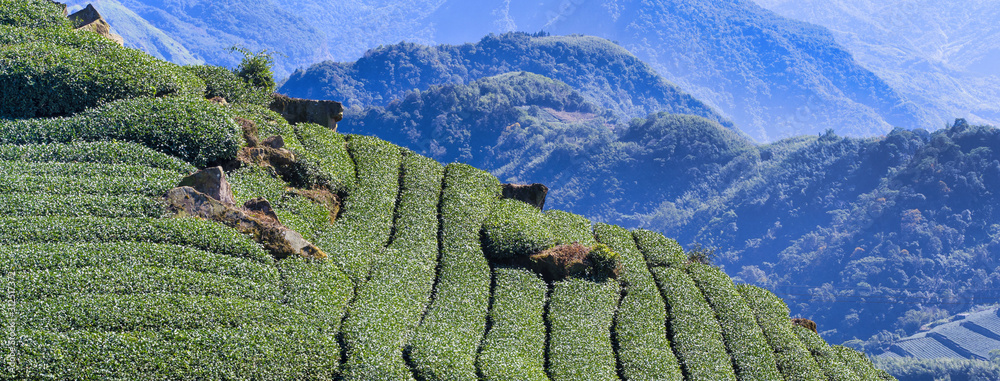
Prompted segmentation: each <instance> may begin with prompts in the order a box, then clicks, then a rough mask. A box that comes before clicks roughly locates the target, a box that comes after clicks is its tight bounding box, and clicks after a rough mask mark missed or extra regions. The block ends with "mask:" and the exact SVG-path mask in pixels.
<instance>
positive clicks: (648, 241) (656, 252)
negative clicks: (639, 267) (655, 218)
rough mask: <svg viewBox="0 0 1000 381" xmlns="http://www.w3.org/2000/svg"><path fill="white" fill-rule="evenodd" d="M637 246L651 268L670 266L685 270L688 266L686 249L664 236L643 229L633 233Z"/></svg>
mask: <svg viewBox="0 0 1000 381" xmlns="http://www.w3.org/2000/svg"><path fill="white" fill-rule="evenodd" d="M632 236H633V237H634V238H635V243H636V246H638V247H639V250H641V251H642V254H643V255H644V256H645V257H646V264H647V265H648V266H649V267H662V266H670V267H677V268H683V267H684V266H687V263H688V260H687V256H686V255H684V248H683V247H681V245H680V244H678V243H677V241H675V240H672V239H670V238H667V237H664V236H663V234H660V233H657V232H654V231H650V230H643V229H636V230H633V231H632Z"/></svg>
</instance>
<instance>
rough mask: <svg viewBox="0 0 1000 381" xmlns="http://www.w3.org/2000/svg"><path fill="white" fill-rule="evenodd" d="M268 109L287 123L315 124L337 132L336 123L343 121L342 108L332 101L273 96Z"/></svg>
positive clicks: (338, 103)
mask: <svg viewBox="0 0 1000 381" xmlns="http://www.w3.org/2000/svg"><path fill="white" fill-rule="evenodd" d="M270 108H271V110H272V111H274V112H276V113H278V114H281V116H282V117H283V118H285V120H287V121H288V123H291V124H296V123H316V124H318V125H321V126H326V127H328V128H330V129H331V130H334V131H336V130H337V122H339V121H341V120H342V119H344V106H343V105H341V104H340V102H334V101H317V100H311V99H299V98H290V97H288V96H285V95H281V94H274V96H273V98H272V100H271V107H270Z"/></svg>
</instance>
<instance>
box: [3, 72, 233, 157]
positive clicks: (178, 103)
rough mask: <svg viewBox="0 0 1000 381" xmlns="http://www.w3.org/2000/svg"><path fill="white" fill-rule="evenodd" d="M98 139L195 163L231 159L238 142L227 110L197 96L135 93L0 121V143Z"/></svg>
mask: <svg viewBox="0 0 1000 381" xmlns="http://www.w3.org/2000/svg"><path fill="white" fill-rule="evenodd" d="M0 88H2V86H0ZM100 140H123V141H130V142H134V143H139V144H142V145H145V146H146V147H149V148H151V149H153V150H155V151H159V152H162V153H165V154H168V155H172V156H176V157H179V158H181V159H183V160H185V161H188V162H190V163H191V164H194V165H195V166H198V167H204V166H206V165H208V164H210V163H219V162H223V161H228V160H231V159H234V158H235V157H236V154H237V152H238V151H239V150H240V148H241V147H242V146H243V144H244V142H243V133H242V131H241V130H240V128H239V126H237V125H236V123H235V122H234V121H233V118H232V115H230V113H229V112H227V111H226V109H225V108H223V107H221V106H218V105H215V104H212V103H211V102H208V101H206V100H203V99H192V98H137V99H128V100H121V101H116V102H112V103H109V104H106V105H104V106H101V107H98V108H93V109H89V110H87V111H84V112H82V113H79V114H77V115H75V116H72V117H66V118H49V119H18V120H0V144H30V143H69V142H77V141H100Z"/></svg>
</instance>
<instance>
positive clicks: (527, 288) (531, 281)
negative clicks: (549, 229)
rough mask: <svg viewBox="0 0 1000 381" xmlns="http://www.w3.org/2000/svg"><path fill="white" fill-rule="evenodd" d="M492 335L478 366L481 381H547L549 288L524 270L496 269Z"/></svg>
mask: <svg viewBox="0 0 1000 381" xmlns="http://www.w3.org/2000/svg"><path fill="white" fill-rule="evenodd" d="M493 279H494V281H493V282H494V286H493V292H492V304H491V305H490V312H489V322H490V324H489V327H490V328H489V331H487V332H486V338H485V339H484V340H483V345H482V349H481V350H480V352H479V357H478V358H477V359H476V365H477V367H478V369H479V373H480V374H481V375H482V378H481V379H482V380H486V381H494V380H524V381H531V380H537V381H548V379H549V378H548V376H547V375H546V373H545V321H544V318H543V317H544V314H545V298H546V295H545V294H546V292H547V291H548V285H547V284H546V283H545V281H544V280H542V279H541V278H540V277H539V276H538V275H536V274H535V273H533V272H531V271H530V270H526V269H522V268H496V269H494V271H493Z"/></svg>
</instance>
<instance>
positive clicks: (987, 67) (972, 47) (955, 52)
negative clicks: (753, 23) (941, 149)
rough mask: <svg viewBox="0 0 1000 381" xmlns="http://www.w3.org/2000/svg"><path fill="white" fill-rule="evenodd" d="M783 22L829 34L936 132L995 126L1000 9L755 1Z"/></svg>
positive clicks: (910, 1) (983, 4) (992, 5)
mask: <svg viewBox="0 0 1000 381" xmlns="http://www.w3.org/2000/svg"><path fill="white" fill-rule="evenodd" d="M757 3H759V4H760V5H762V6H764V7H766V8H768V9H770V10H773V11H775V12H777V13H779V14H781V15H783V16H785V17H790V18H794V19H799V20H804V21H808V22H811V23H815V24H818V25H822V26H825V27H826V28H828V29H829V30H830V31H831V32H832V33H833V35H834V37H835V38H836V39H837V42H839V43H840V44H842V45H843V46H844V47H845V48H846V49H847V50H849V51H850V52H851V54H853V55H854V57H855V58H856V59H857V60H858V62H859V63H861V64H862V65H863V66H865V67H866V68H868V69H870V70H872V71H873V72H875V73H876V74H878V75H879V76H880V77H882V78H883V79H885V80H886V82H888V83H889V84H890V85H892V86H893V87H894V88H895V89H897V90H899V92H900V93H902V94H903V95H905V96H906V97H907V98H908V99H910V100H912V101H913V102H915V103H916V104H917V105H918V106H919V107H920V108H921V109H923V110H924V111H925V113H926V114H927V117H928V118H930V119H931V120H932V121H936V122H937V123H935V124H936V125H942V124H943V123H944V122H946V121H948V120H950V119H953V118H956V117H962V118H967V119H969V120H970V121H972V122H978V123H991V124H1000V102H998V101H997V100H998V99H1000V64H998V63H997V62H998V60H1000V25H998V24H997V23H996V22H995V20H997V19H998V18H1000V3H997V2H995V1H987V0H974V1H954V0H948V1H929V0H902V1H890V2H885V1H871V0H831V1H826V0H824V1H816V0H804V1H788V0H757Z"/></svg>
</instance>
